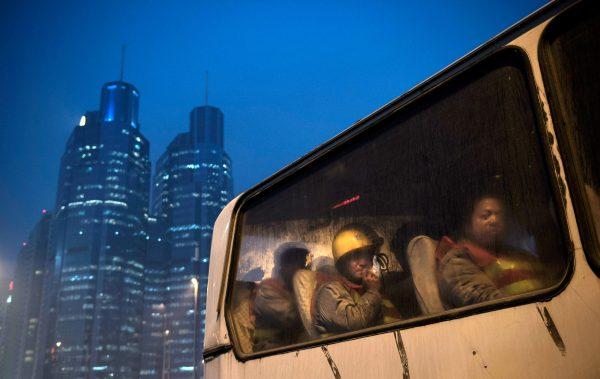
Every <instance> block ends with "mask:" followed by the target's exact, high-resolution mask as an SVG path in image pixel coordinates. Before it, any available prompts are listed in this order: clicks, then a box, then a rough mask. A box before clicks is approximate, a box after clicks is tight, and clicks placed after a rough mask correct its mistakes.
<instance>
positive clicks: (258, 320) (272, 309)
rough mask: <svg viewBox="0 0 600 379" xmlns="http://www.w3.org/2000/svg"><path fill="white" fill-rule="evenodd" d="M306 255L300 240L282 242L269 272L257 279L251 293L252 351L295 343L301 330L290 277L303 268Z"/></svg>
mask: <svg viewBox="0 0 600 379" xmlns="http://www.w3.org/2000/svg"><path fill="white" fill-rule="evenodd" d="M308 255H309V250H308V248H306V246H304V245H303V244H300V243H285V244H282V245H280V246H279V247H278V248H277V249H276V250H275V254H274V258H275V267H274V268H273V273H272V275H271V277H270V278H268V279H265V280H263V281H262V282H260V283H259V285H258V287H257V289H256V293H255V297H254V304H253V311H254V316H255V330H254V351H259V350H266V349H270V348H274V347H278V346H282V345H289V344H291V343H295V342H297V341H298V339H299V338H300V334H301V333H303V332H304V327H303V326H302V322H301V320H300V315H299V313H298V307H297V306H296V301H295V298H294V293H293V289H292V279H293V277H294V274H295V273H296V272H297V271H298V270H301V269H305V268H306V266H307V258H308Z"/></svg>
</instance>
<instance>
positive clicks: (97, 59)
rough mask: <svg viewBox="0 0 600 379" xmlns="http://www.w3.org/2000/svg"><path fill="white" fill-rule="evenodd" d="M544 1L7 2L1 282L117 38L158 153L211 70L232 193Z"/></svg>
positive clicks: (107, 71)
mask: <svg viewBox="0 0 600 379" xmlns="http://www.w3.org/2000/svg"><path fill="white" fill-rule="evenodd" d="M540 4H542V2H541V1H531V2H519V3H514V4H513V3H511V4H510V6H507V4H506V3H505V2H500V1H498V2H493V3H490V4H486V6H485V8H481V6H480V5H478V4H477V3H471V4H463V5H461V6H460V7H458V6H455V5H454V6H453V5H449V4H438V5H436V6H433V5H432V4H425V5H422V6H421V7H413V6H408V5H391V4H382V3H379V4H373V6H372V7H370V8H368V9H363V8H362V7H361V6H360V5H359V4H358V3H352V2H350V3H345V4H344V5H341V4H332V5H327V6H324V5H317V4H316V3H306V4H304V5H303V6H298V5H292V4H283V3H282V4H278V5H271V6H268V7H265V6H259V5H257V4H250V5H245V6H235V5H233V4H228V3H222V4H211V3H202V4H195V3H192V2H190V3H185V2H184V3H182V4H180V9H179V10H176V9H169V8H166V9H165V8H164V7H161V6H158V5H147V6H146V7H140V6H139V5H136V4H132V5H127V6H126V5H119V4H117V3H110V2H108V3H106V4H103V5H93V6H91V5H89V4H88V5H71V6H65V7H61V8H57V7H51V6H50V5H45V4H9V3H5V4H2V5H1V7H2V9H1V10H2V12H0V14H1V16H0V17H1V18H2V21H3V22H2V23H0V24H1V26H0V33H1V35H2V36H3V38H2V39H1V40H0V44H1V47H2V48H3V51H6V52H10V54H4V55H3V58H2V64H1V65H0V73H1V75H0V81H1V82H0V84H1V85H2V88H11V89H12V91H4V92H3V93H2V94H1V95H0V105H1V107H0V108H1V109H2V111H1V112H0V127H1V129H2V133H3V134H2V139H1V140H2V142H1V143H2V145H1V146H0V147H1V151H2V154H3V156H2V159H1V160H0V163H1V165H0V174H1V175H0V177H1V179H2V180H3V183H5V184H3V188H2V191H0V203H1V204H2V206H3V208H4V210H5V212H4V213H3V216H2V218H1V219H0V279H1V280H5V279H6V278H7V277H8V276H10V275H12V270H13V268H14V262H15V258H16V254H17V252H18V250H19V247H20V244H21V242H22V241H24V240H25V239H26V237H27V232H28V230H29V229H30V228H31V227H32V225H33V224H34V222H35V219H36V217H37V215H38V214H39V211H40V210H41V209H43V208H46V209H51V208H52V204H53V202H54V197H55V192H54V189H55V187H56V183H57V180H58V160H59V156H60V150H62V147H63V143H64V141H65V140H66V137H67V135H68V133H69V130H68V127H67V126H68V125H72V124H73V123H76V122H78V120H79V118H80V117H81V115H82V114H83V113H84V110H85V109H88V108H90V107H92V106H93V105H94V104H95V97H96V96H97V94H96V91H93V90H90V88H98V87H100V86H101V85H102V84H103V83H105V82H106V81H109V80H111V79H118V76H119V63H120V58H119V54H120V46H121V44H123V43H125V44H127V46H128V48H127V58H126V68H125V80H127V81H129V82H132V83H136V86H137V87H138V89H139V90H140V92H141V93H142V94H143V95H144V96H145V99H146V103H145V105H142V110H141V114H142V119H141V123H142V125H144V128H145V130H146V131H147V133H148V138H149V140H150V141H151V143H152V144H153V148H152V150H151V161H152V162H153V163H154V162H156V159H157V156H158V155H159V154H160V153H161V152H162V151H164V148H166V145H167V143H168V142H169V141H170V139H171V138H172V136H173V135H174V134H176V133H178V132H179V131H181V130H184V125H185V124H186V123H187V120H186V118H187V113H188V111H189V109H191V108H193V106H194V105H196V104H198V103H202V102H203V98H204V78H203V76H204V71H205V70H208V71H209V72H210V84H209V91H210V99H211V102H212V103H215V104H217V103H218V104H219V106H220V107H221V108H222V109H223V110H224V112H225V113H226V114H227V117H228V122H227V126H226V128H227V130H226V134H227V135H228V136H230V138H228V145H229V146H227V149H228V151H229V152H230V154H231V156H232V159H233V160H234V161H237V162H239V164H240V165H241V166H239V170H238V171H237V172H238V175H237V177H236V184H235V186H236V187H235V189H234V193H235V194H237V193H239V192H241V191H242V190H244V189H247V188H248V187H250V186H251V185H253V184H256V183H258V182H259V181H260V180H262V179H264V178H265V177H267V176H268V175H270V174H272V173H273V172H275V171H276V170H278V169H279V168H281V167H283V166H284V165H285V164H287V163H289V162H291V161H293V160H294V159H296V158H298V157H299V156H301V155H303V154H305V153H307V152H308V151H310V150H311V149H312V148H314V147H315V146H317V145H319V144H320V143H322V142H324V141H325V140H326V139H328V138H330V137H332V136H333V135H335V134H337V133H339V132H340V131H341V130H343V129H346V128H347V127H348V126H349V125H350V124H352V123H353V122H354V121H355V120H357V119H358V118H360V117H364V116H366V115H367V114H368V113H370V112H371V111H373V110H375V109H376V108H378V107H379V106H381V105H383V104H385V103H387V102H388V101H390V100H391V99H393V98H394V97H396V96H398V95H400V94H401V93H403V92H405V91H406V90H407V89H408V88H410V87H411V86H413V85H414V84H416V83H418V82H420V81H422V80H424V79H425V78H426V77H428V76H430V75H432V74H433V73H435V72H436V71H438V70H439V69H441V68H442V67H444V66H445V65H447V64H448V63H450V62H452V61H453V60H455V59H456V58H458V57H460V56H461V55H464V54H465V53H466V52H468V51H469V50H471V49H473V48H474V47H476V46H477V45H478V44H480V43H482V42H484V41H485V40H487V39H488V38H489V37H491V36H493V35H495V34H497V33H498V32H500V31H501V30H502V29H504V28H506V27H508V26H509V25H510V24H512V23H514V22H515V21H517V20H518V19H520V18H522V17H524V16H525V15H527V14H528V13H529V12H531V11H532V10H534V9H536V8H537V7H538V6H539V5H540ZM55 8H56V9H55ZM424 12H427V17H422V15H423V13H424ZM90 14H94V15H95V16H94V17H90V16H89V15H90ZM151 24H155V25H163V27H161V28H152V27H151ZM431 24H435V25H436V28H434V29H435V30H432V28H431V27H430V25H431ZM457 25H469V27H468V28H464V27H459V28H457V27H456V26H457ZM74 31H76V32H74ZM8 36H11V37H10V38H9V37H8ZM436 46H437V48H436ZM440 46H443V47H444V48H440ZM92 47H93V48H92ZM432 51H435V52H436V53H435V54H436V55H431V54H433V53H432ZM407 54H409V55H407ZM407 57H408V58H410V59H407ZM213 100H214V101H213ZM256 136H261V138H260V139H258V138H257V137H256ZM265 152H268V154H265Z"/></svg>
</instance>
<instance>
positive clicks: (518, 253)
mask: <svg viewBox="0 0 600 379" xmlns="http://www.w3.org/2000/svg"><path fill="white" fill-rule="evenodd" d="M506 213H507V210H506V206H505V203H504V201H503V200H502V198H501V197H500V196H498V195H495V194H486V195H482V196H479V197H477V198H476V199H475V200H474V201H473V202H472V203H471V204H470V206H469V207H468V208H467V209H466V212H465V215H464V217H463V226H462V232H461V236H460V237H459V238H458V239H457V240H456V241H454V240H453V239H452V238H450V237H448V236H445V237H443V238H442V239H441V240H440V243H439V245H438V247H437V249H436V259H437V261H438V273H439V286H440V292H441V295H442V297H443V298H444V301H445V302H446V303H447V305H449V306H451V307H460V306H464V305H469V304H474V303H479V302H482V301H488V300H494V299H499V298H502V297H505V296H513V295H518V294H522V293H525V292H529V291H534V290H537V289H540V288H543V287H544V284H543V282H542V280H541V277H542V276H541V273H542V266H541V264H540V262H539V260H538V259H537V258H535V257H534V256H533V255H532V254H530V253H528V252H526V251H523V250H521V249H518V248H516V247H512V246H509V245H508V244H506V241H505V237H506V229H507V225H506V224H507V220H506V217H507V215H506Z"/></svg>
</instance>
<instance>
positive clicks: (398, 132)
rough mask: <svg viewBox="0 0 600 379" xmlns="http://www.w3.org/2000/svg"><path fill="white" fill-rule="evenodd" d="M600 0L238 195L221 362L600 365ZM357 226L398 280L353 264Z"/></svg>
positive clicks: (393, 106) (208, 368)
mask: <svg viewBox="0 0 600 379" xmlns="http://www.w3.org/2000/svg"><path fill="white" fill-rule="evenodd" d="M598 8H599V7H597V4H595V2H593V1H564V2H553V3H550V4H548V5H547V6H545V7H544V8H542V9H540V10H539V11H537V12H536V13H534V14H532V15H531V16H529V17H528V18H526V19H525V20H523V21H522V22H520V23H519V24H517V25H515V26H514V27H512V28H510V29H509V30H507V31H506V32H504V33H502V34H501V35H499V36H498V37H496V38H494V39H493V40H492V41H490V42H489V43H487V44H485V45H484V46H482V47H480V48H479V49H477V50H476V51H474V52H473V53H471V54H469V55H467V56H466V57H465V58H463V59H461V60H460V61H458V62H457V63H455V64H453V65H451V66H450V67H448V68H447V69H445V70H443V71H442V72H441V73H439V74H437V75H436V76H434V77H432V78H430V79H428V80H427V81H425V82H424V83H423V84H421V85H419V86H417V87H416V88H414V89H413V90H411V91H410V92H408V93H407V94H405V95H403V96H401V97H399V98H398V99H396V100H394V101H392V102H391V103H390V104H388V105H386V106H384V107H383V108H381V109H379V110H378V111H376V112H375V113H373V114H371V115H369V116H368V117H366V118H364V119H363V120H361V121H359V122H358V123H356V124H355V125H353V126H352V127H350V128H349V129H348V130H346V131H345V132H343V133H342V134H340V135H339V136H337V137H336V138H334V139H333V140H331V141H328V142H327V143H325V144H324V145H322V146H320V147H319V148H317V149H316V150H315V151H313V152H311V153H310V154H308V155H307V156H305V157H303V158H301V159H300V160H299V161H297V162H295V163H293V164H291V165H290V166H288V167H286V168H284V169H283V170H281V171H280V172H278V173H276V174H275V175H273V176H272V177H270V178H268V179H267V180H265V181H264V182H262V183H260V184H259V185H257V186H256V187H254V188H252V189H250V190H249V191H247V192H245V193H243V194H241V195H240V196H238V197H237V198H236V199H235V200H233V201H232V202H231V203H230V204H229V205H228V206H227V207H226V208H225V209H224V210H223V212H222V213H221V214H220V216H219V218H218V219H217V221H216V224H215V229H214V234H213V242H212V250H211V258H210V259H211V265H210V270H209V288H208V294H207V305H206V319H205V327H206V333H205V340H204V346H205V350H204V364H205V375H206V377H208V378H272V377H288V378H301V377H302V378H304V377H336V378H340V377H391V376H393V377H399V376H400V375H402V376H403V377H404V378H408V377H411V376H412V377H486V376H492V377H515V378H519V377H556V378H558V377H565V376H568V377H600V361H598V357H597V354H598V352H600V280H599V277H598V275H600V216H599V214H600V196H599V193H600V164H599V161H600V154H598V151H597V146H598V143H599V142H600V139H599V135H600V132H599V131H598V130H599V129H600V128H599V127H598V125H600V113H599V112H600V104H598V102H599V99H600V90H599V89H600V87H599V83H600V77H599V74H598V70H597V62H598V61H599V59H600V56H599V55H600V12H599V10H598ZM482 194H483V195H482ZM486 194H487V195H486ZM491 194H494V195H491ZM485 196H487V200H486V201H487V203H485V202H484V201H483V200H481V199H484V198H486V197H485ZM469 199H470V200H469ZM474 199H480V200H474ZM477 201H479V202H477ZM469 202H470V203H469ZM484 203H485V204H488V205H489V204H492V208H493V206H495V207H496V208H495V209H496V211H494V212H496V214H495V216H494V217H496V219H499V220H501V222H498V223H499V224H500V225H501V226H497V225H496V226H495V228H497V229H500V230H501V231H502V233H501V235H502V243H501V244H500V243H499V242H498V243H496V244H495V245H493V246H496V247H495V248H494V249H497V250H495V251H496V253H495V254H496V255H494V256H492V255H489V254H487V253H486V251H487V250H485V249H478V248H476V247H472V246H475V245H477V246H488V245H484V244H483V242H482V243H480V244H479V245H478V244H477V241H483V240H477V238H479V237H477V236H476V230H477V229H476V220H478V219H477V218H476V217H479V216H477V215H478V214H479V213H477V212H479V211H478V210H479V209H480V208H479V207H480V206H481V207H483V205H482V204H484ZM465 204H467V205H465ZM468 204H470V205H468ZM482 209H483V208H482ZM465 210H466V211H465ZM486 212H487V211H486ZM489 214H493V212H492V213H489ZM465 215H468V216H467V217H465ZM485 217H488V216H485ZM347 231H350V234H352V233H354V234H353V235H354V236H355V237H356V240H357V241H358V240H359V239H360V238H362V239H363V242H364V241H367V242H364V244H363V245H361V246H367V247H368V249H366V250H361V249H358V250H348V249H347V250H348V251H349V253H348V254H347V255H346V257H356V256H357V255H353V254H354V253H356V252H357V251H369V253H365V254H367V255H365V256H368V258H371V257H373V256H374V257H375V258H374V261H373V262H376V263H373V267H375V268H376V270H375V272H376V274H377V276H379V277H380V283H381V286H380V287H377V286H375V287H377V288H375V289H373V288H372V285H371V286H368V285H367V284H366V283H367V282H366V279H365V281H364V282H363V283H364V284H360V283H359V282H356V281H355V282H353V283H354V284H352V283H350V282H349V281H348V280H346V279H340V278H342V276H343V275H346V274H344V272H346V271H344V270H345V269H344V267H351V264H350V266H344V265H346V263H343V264H342V263H340V262H347V261H349V259H355V258H348V259H346V260H344V254H345V250H344V246H346V245H344V243H346V242H347V241H346V242H344V241H341V242H340V240H342V239H343V238H345V237H344V236H345V234H344V232H347ZM461 231H462V237H460V236H461ZM495 235H500V232H498V233H497V234H495ZM359 237H360V238H359ZM461 238H462V239H461ZM481 238H483V237H481ZM498 238H500V237H498ZM461 241H462V242H461ZM469 241H476V243H475V244H471V245H469V244H468V243H470V242H469ZM290 246H291V247H292V248H290ZM374 246H376V247H374ZM470 246H471V247H470ZM489 246H492V245H489ZM497 246H502V248H500V247H497ZM509 246H510V247H509ZM286 249H287V251H288V252H289V251H292V252H294V254H297V255H296V256H301V258H302V259H304V258H306V259H307V262H306V263H307V264H306V265H305V266H304V265H301V266H303V267H301V268H297V269H295V270H293V272H292V273H291V274H290V269H289V267H288V268H286V267H285V265H286V264H288V263H285V262H288V261H289V259H288V258H289V256H291V255H293V254H291V253H290V254H288V258H282V257H283V256H284V255H285V254H287V253H285V252H284V253H281V251H282V250H286ZM500 249H502V251H500ZM480 250H481V251H483V252H479V253H478V251H480ZM298 254H300V255H298ZM361 254H362V253H361ZM369 254H371V255H369ZM461 254H462V255H461ZM486 254H487V255H486ZM482 257H483V258H482ZM286 259H288V260H287V261H286ZM357 259H358V258H357ZM486 259H487V260H486ZM282 262H283V263H282ZM290 262H291V261H290ZM351 262H354V261H351ZM367 266H368V267H370V264H368V265H367ZM367 266H365V267H367ZM465 267H468V268H469V269H470V270H471V271H470V274H469V275H471V274H473V277H477V278H478V279H477V280H480V282H477V283H475V284H473V285H471V284H472V283H470V282H468V280H471V279H468V280H467V279H464V278H466V277H467V276H465V275H464V274H465V272H466V271H461V270H463V269H464V268H465ZM336 268H337V271H336ZM377 270H379V271H377ZM503 270H505V271H503ZM507 273H510V275H508V274H507ZM348 275H350V274H348ZM348 275H346V278H350V276H348ZM365 275H366V274H365ZM469 278H470V277H469ZM461 280H462V282H461ZM483 282H485V283H486V284H485V285H482V284H481V283H483ZM332 283H333V284H332ZM344 283H346V284H344ZM348 283H350V284H348ZM356 283H358V284H356ZM490 283H492V284H490ZM486 286H487V287H486ZM483 287H485V288H488V289H489V288H491V290H490V291H491V292H486V295H485V296H482V293H483V292H485V291H482V290H481V288H483ZM365 291H366V292H365ZM369 293H370V294H371V295H369ZM373 293H377V295H373ZM349 294H351V296H350V295H349ZM490 294H491V295H490ZM327 296H329V298H327ZM361 296H362V297H361ZM368 296H370V297H369V300H367V297H368ZM328 299H329V300H328ZM331 299H333V300H334V301H333V303H334V305H333V307H329V308H328V303H327V301H329V302H330V303H331V301H330V300H331ZM375 303H377V308H374V307H375V306H374V305H373V304H375ZM335 304H337V305H335ZM340 304H341V305H340ZM357 304H360V305H357ZM386 304H387V305H386ZM336 306H337V308H336ZM388 306H389V309H392V308H393V309H395V311H396V314H395V316H393V317H391V318H387V319H386V317H385V310H386V309H388V308H386V307H388ZM374 309H377V310H378V312H375V311H373V310H374ZM269 312H271V316H272V319H271V321H269V322H270V324H269V322H265V320H266V319H267V316H268V315H269ZM273 312H275V313H273ZM328 312H329V313H331V314H329V313H328ZM339 314H342V315H343V317H341V321H340V318H339V317H337V315H339ZM381 314H383V318H382V316H381ZM273 315H275V316H273ZM330 316H331V317H330ZM277 325H279V326H277ZM281 325H283V326H281Z"/></svg>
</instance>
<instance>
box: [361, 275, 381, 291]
mask: <svg viewBox="0 0 600 379" xmlns="http://www.w3.org/2000/svg"><path fill="white" fill-rule="evenodd" d="M363 285H364V286H365V287H366V288H367V289H369V290H371V291H375V292H379V290H380V289H381V281H380V280H379V278H378V277H377V275H375V274H374V273H373V272H372V271H371V270H366V271H365V274H364V275H363Z"/></svg>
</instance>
